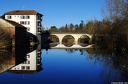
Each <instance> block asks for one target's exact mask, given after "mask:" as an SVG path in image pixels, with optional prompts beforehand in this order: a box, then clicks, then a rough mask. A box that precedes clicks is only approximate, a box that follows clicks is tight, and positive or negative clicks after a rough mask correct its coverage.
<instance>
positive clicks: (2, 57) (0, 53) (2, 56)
mask: <svg viewBox="0 0 128 84" xmlns="http://www.w3.org/2000/svg"><path fill="white" fill-rule="evenodd" d="M11 54H12V52H11V51H10V52H9V51H7V50H1V49H0V64H2V63H3V62H4V61H6V60H8V59H9V58H11V57H12V55H11Z"/></svg>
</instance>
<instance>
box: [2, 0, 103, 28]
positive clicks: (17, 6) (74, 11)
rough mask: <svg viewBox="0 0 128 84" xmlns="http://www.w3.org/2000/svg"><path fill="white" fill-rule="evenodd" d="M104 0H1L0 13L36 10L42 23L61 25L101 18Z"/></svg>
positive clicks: (49, 25) (44, 25)
mask: <svg viewBox="0 0 128 84" xmlns="http://www.w3.org/2000/svg"><path fill="white" fill-rule="evenodd" d="M103 7H105V0H1V2H0V15H2V14H4V13H5V12H8V11H11V10H23V9H25V10H36V11H38V12H39V13H41V14H43V15H44V17H43V22H42V25H43V27H45V28H49V27H51V26H56V27H58V28H59V27H61V26H65V24H70V23H73V24H79V23H80V21H81V20H83V21H84V23H87V21H89V20H92V19H98V20H102V18H103V17H102V13H101V9H102V8H103Z"/></svg>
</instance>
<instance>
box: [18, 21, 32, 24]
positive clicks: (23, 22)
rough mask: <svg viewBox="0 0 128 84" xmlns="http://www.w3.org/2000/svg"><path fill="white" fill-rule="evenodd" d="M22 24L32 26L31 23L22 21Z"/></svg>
mask: <svg viewBox="0 0 128 84" xmlns="http://www.w3.org/2000/svg"><path fill="white" fill-rule="evenodd" d="M20 24H22V25H30V21H20Z"/></svg>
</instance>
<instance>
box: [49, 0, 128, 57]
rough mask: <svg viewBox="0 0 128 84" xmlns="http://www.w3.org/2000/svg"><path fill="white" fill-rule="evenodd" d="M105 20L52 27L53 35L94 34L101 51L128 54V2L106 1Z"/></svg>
mask: <svg viewBox="0 0 128 84" xmlns="http://www.w3.org/2000/svg"><path fill="white" fill-rule="evenodd" d="M102 14H103V20H101V21H99V20H96V19H94V20H90V21H88V22H87V23H86V24H85V23H84V21H83V20H81V22H80V24H76V25H74V24H72V23H71V24H69V25H68V24H66V25H65V26H62V27H60V28H57V27H56V26H51V27H50V28H49V30H48V31H49V32H51V33H54V32H56V33H88V34H93V38H92V42H93V44H95V45H96V46H97V47H98V48H100V49H108V50H112V51H113V52H118V53H123V54H126V55H127V52H128V0H106V7H105V8H104V9H103V10H102Z"/></svg>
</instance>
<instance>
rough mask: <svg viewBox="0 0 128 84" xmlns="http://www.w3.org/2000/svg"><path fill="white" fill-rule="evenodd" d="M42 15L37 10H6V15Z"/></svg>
mask: <svg viewBox="0 0 128 84" xmlns="http://www.w3.org/2000/svg"><path fill="white" fill-rule="evenodd" d="M38 14H39V15H42V14H40V13H38V12H37V11H35V10H13V11H10V12H6V13H5V14H4V15H38Z"/></svg>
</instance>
